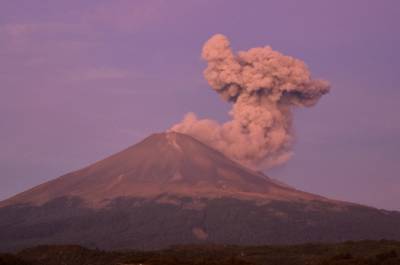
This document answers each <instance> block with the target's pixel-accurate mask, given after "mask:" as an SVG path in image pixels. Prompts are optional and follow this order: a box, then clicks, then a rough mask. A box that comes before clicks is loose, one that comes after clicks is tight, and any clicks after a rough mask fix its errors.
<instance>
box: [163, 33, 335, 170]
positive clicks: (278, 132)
mask: <svg viewBox="0 0 400 265" xmlns="http://www.w3.org/2000/svg"><path fill="white" fill-rule="evenodd" d="M202 58H203V59H204V60H205V61H207V64H208V65H207V68H206V69H205V71H204V77H205V78H206V80H207V81H208V83H209V84H210V86H211V87H212V89H213V90H215V91H216V92H217V93H218V94H220V95H221V96H222V98H223V99H224V100H226V101H228V102H232V103H233V105H232V109H231V111H230V112H229V114H230V116H231V118H232V119H231V120H230V121H227V122H225V123H223V124H220V123H218V122H217V121H214V120H210V119H199V118H197V116H196V115H195V114H194V113H188V114H186V116H185V117H184V119H183V120H182V121H181V122H180V123H178V124H176V125H174V126H173V127H172V128H171V129H170V130H172V131H177V132H181V133H185V134H189V135H191V136H193V137H194V138H196V139H198V140H200V141H202V142H204V143H206V144H207V145H209V146H211V147H214V148H215V149H217V150H219V151H221V152H222V153H224V154H225V155H227V156H228V157H230V158H232V159H233V160H236V161H238V162H240V163H242V164H244V165H247V166H250V167H252V168H256V169H267V168H270V167H273V166H276V165H279V164H282V163H284V162H286V161H287V160H288V159H289V158H290V157H291V155H292V151H291V146H292V143H293V132H292V108H293V107H296V106H301V107H302V106H304V107H311V106H313V105H315V104H316V103H317V101H318V100H319V99H320V98H321V96H323V95H324V94H326V93H328V92H329V84H328V83H327V82H326V81H324V80H315V79H312V78H311V74H310V71H309V70H308V68H307V66H306V65H305V63H304V62H302V61H301V60H298V59H295V58H292V57H290V56H286V55H283V54H281V53H279V52H277V51H274V50H272V49H271V47H269V46H265V47H259V48H252V49H249V50H247V51H240V52H238V53H236V54H235V53H233V51H232V49H231V47H230V42H229V40H228V39H227V38H226V37H225V36H224V35H221V34H217V35H214V36H213V37H211V38H210V39H209V40H208V41H207V42H206V43H205V44H204V46H203V51H202Z"/></svg>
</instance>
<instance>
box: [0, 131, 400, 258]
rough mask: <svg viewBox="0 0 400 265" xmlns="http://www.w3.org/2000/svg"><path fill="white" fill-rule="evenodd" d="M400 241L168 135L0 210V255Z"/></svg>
mask: <svg viewBox="0 0 400 265" xmlns="http://www.w3.org/2000/svg"><path fill="white" fill-rule="evenodd" d="M362 239H400V213H399V212H391V211H386V210H379V209H375V208H371V207H366V206H361V205H357V204H352V203H347V202H341V201H335V200H330V199H327V198H324V197H321V196H318V195H314V194H310V193H306V192H302V191H299V190H296V189H294V188H291V187H289V186H286V185H284V184H281V183H279V182H277V181H274V180H273V179H271V178H268V177H267V176H265V175H264V174H262V173H260V172H255V171H253V170H251V169H248V168H246V167H243V166H242V165H240V164H238V163H236V162H234V161H232V160H230V159H228V158H227V157H225V156H224V155H223V154H221V153H220V152H218V151H216V150H214V149H212V148H211V147H209V146H207V145H205V144H203V143H201V142H199V141H197V140H196V139H194V138H192V137H190V136H188V135H184V134H180V133H175V132H168V133H159V134H154V135H151V136H149V137H148V138H146V139H144V140H143V141H142V142H140V143H138V144H136V145H134V146H132V147H129V148H128V149H126V150H123V151H122V152H119V153H117V154H115V155H112V156H110V157H108V158H106V159H104V160H101V161H99V162H97V163H94V164H93V165H90V166H88V167H86V168H83V169H81V170H78V171H75V172H72V173H69V174H66V175H64V176H61V177H59V178H56V179H54V180H52V181H49V182H46V183H44V184H41V185H39V186H37V187H34V188H32V189H30V190H27V191H25V192H22V193H20V194H17V195H15V196H14V197H11V198H9V199H7V200H5V201H2V202H0V250H2V251H10V250H17V249H21V248H25V247H30V246H34V245H38V244H80V245H83V246H87V247H95V248H101V249H127V248H131V249H132V248H135V249H157V248H165V247H168V246H171V245H178V244H193V243H216V244H238V245H261V244H292V243H303V242H316V241H318V242H335V241H343V240H362Z"/></svg>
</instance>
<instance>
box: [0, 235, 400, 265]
mask: <svg viewBox="0 0 400 265" xmlns="http://www.w3.org/2000/svg"><path fill="white" fill-rule="evenodd" d="M59 264H63V265H134V264H135V265H139V264H142V265H145V264H149V265H225V264H226V265H228V264H230V265H276V264H279V265H303V264H304V265H306V264H307V265H399V264H400V242H397V241H387V240H381V241H358V242H354V241H347V242H343V243H337V244H322V243H313V244H302V245H290V246H272V245H271V246H248V247H246V246H222V245H186V246H174V247H170V248H168V249H165V250H155V251H133V250H125V251H103V250H98V249H88V248H84V247H81V246H73V245H65V246H61V245H59V246H57V245H54V246H51V245H48V246H37V247H33V248H28V249H25V250H22V251H19V252H17V253H13V254H10V253H5V254H0V265H59Z"/></svg>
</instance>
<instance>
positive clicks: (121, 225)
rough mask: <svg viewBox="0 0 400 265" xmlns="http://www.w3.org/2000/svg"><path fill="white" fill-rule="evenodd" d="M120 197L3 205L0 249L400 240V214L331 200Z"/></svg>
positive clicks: (123, 247) (137, 247)
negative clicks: (94, 203)
mask: <svg viewBox="0 0 400 265" xmlns="http://www.w3.org/2000/svg"><path fill="white" fill-rule="evenodd" d="M165 199H166V198H165V197H164V196H160V197H159V198H156V199H155V200H147V199H143V198H120V199H115V200H113V201H112V202H111V203H110V204H109V206H108V207H105V208H97V209H94V208H88V207H85V205H84V204H83V203H82V201H80V200H79V199H77V198H75V199H74V198H58V199H55V200H53V201H50V202H48V203H45V204H43V205H41V206H31V205H19V206H7V207H3V208H0V217H1V218H0V250H2V251H6V250H7V251H10V250H15V249H21V248H24V247H27V246H34V245H38V244H80V245H83V246H87V247H93V248H101V249H126V248H134V249H157V248H165V247H168V246H170V245H176V244H192V243H217V244H238V245H262V244H293V243H302V242H316V241H319V242H335V241H343V240H361V239H382V238H386V239H400V228H399V225H398V224H399V223H400V213H397V212H388V211H381V210H376V209H373V208H368V207H362V206H349V207H346V208H337V207H336V208H335V207H333V205H332V204H330V203H327V202H319V201H310V202H309V203H301V202H290V201H271V202H269V203H266V204H257V203H254V202H252V201H245V200H239V199H234V198H219V199H197V200H196V199H193V198H190V197H186V198H184V197H180V198H179V197H169V198H168V201H166V202H164V201H165Z"/></svg>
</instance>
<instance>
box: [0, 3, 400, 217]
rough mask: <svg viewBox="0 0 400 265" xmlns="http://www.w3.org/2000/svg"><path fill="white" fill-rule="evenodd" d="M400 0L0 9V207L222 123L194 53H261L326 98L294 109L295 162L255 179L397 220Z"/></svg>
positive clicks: (218, 103) (220, 105)
mask: <svg viewBox="0 0 400 265" xmlns="http://www.w3.org/2000/svg"><path fill="white" fill-rule="evenodd" d="M399 25H400V1H395V0H394V1H390V0H386V1H378V0H376V1H367V0H360V1H348V0H347V1H345V0H338V1H321V0H315V1H308V0H306V1H295V0H293V1H232V0H230V1H216V0H213V1H184V0H181V1H148V0H147V1H99V0H96V1H81V0H79V1H78V0H76V1H71V0H65V1H54V0H44V1H31V0H26V1H20V0H3V1H1V2H0V91H1V96H0V148H1V149H0V184H1V185H0V199H5V198H7V197H9V196H11V195H13V194H15V193H17V192H21V191H23V190H25V189H27V188H30V187H32V186H34V185H37V184H39V183H42V182H44V181H47V180H50V179H52V178H54V177H57V176H59V175H61V174H64V173H66V172H69V171H72V170H75V169H78V168H80V167H82V166H85V165H88V164H90V163H92V162H94V161H96V160H99V159H101V158H104V157H105V156H107V155H110V154H112V153H114V152H116V151H119V150H120V149H123V148H125V147H127V146H129V145H132V144H134V143H136V142H137V141H139V140H141V139H142V138H143V137H145V136H147V135H148V134H150V133H152V132H158V131H163V130H165V129H167V128H168V127H169V126H171V125H172V124H174V123H176V122H178V121H180V120H181V118H182V117H183V115H184V114H185V113H186V112H189V111H193V112H196V113H197V114H198V115H199V116H200V117H209V118H214V119H217V120H219V121H224V120H226V119H227V110H228V109H229V105H228V104H227V103H225V102H223V101H222V100H221V99H220V98H219V97H218V95H217V94H216V93H215V92H213V91H211V89H210V88H209V87H208V85H207V83H206V81H205V80H204V79H203V76H202V71H203V69H204V68H205V63H204V62H202V61H201V59H200V52H201V47H202V45H203V43H204V42H205V41H206V40H207V39H208V38H209V37H210V36H212V35H213V34H215V33H222V34H225V35H226V36H228V37H229V38H230V40H231V42H232V46H233V48H234V49H235V50H243V49H248V48H251V47H256V46H264V45H271V46H272V48H273V49H275V50H278V51H281V52H283V53H285V54H287V55H291V56H294V57H297V58H300V59H302V60H304V61H305V62H306V63H307V64H308V66H309V67H310V69H311V72H312V73H313V76H314V77H318V78H323V79H326V80H328V81H330V82H331V84H332V91H331V93H330V94H329V95H327V96H325V97H323V98H322V100H321V101H320V102H319V104H318V105H317V106H316V107H314V108H307V109H299V110H296V111H295V121H294V125H295V131H296V135H297V141H296V145H295V148H294V149H295V155H294V157H293V158H292V159H291V160H290V161H289V162H288V163H287V164H286V165H284V166H282V167H280V168H275V169H273V170H271V171H270V172H267V174H268V175H270V176H272V177H275V178H278V179H280V180H283V181H285V182H287V183H289V184H291V185H293V186H295V187H298V188H300V189H303V190H306V191H309V192H314V193H318V194H321V195H325V196H328V197H332V198H336V199H341V200H350V201H353V202H359V203H362V204H367V205H372V206H376V207H381V208H387V209H397V210H400V173H399V172H400V117H399V111H398V105H399V103H398V100H399V99H400V90H399V88H398V86H399V85H398V84H399V83H400V73H399V69H400V68H399V66H398V62H399V61H400V51H399V47H400V30H399Z"/></svg>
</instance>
